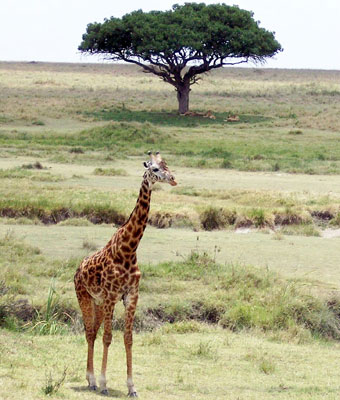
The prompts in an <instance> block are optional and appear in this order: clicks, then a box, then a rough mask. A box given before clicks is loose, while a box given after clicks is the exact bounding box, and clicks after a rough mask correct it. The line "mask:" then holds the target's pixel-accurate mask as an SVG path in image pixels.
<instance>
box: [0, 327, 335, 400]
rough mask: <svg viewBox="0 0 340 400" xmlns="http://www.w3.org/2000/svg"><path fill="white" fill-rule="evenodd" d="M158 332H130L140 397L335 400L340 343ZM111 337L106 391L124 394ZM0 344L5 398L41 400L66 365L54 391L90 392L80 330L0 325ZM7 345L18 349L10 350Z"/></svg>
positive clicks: (120, 357)
mask: <svg viewBox="0 0 340 400" xmlns="http://www.w3.org/2000/svg"><path fill="white" fill-rule="evenodd" d="M161 337H162V339H161V341H159V340H155V338H154V333H143V334H135V335H134V347H133V351H134V382H135V385H136V388H137V390H138V393H139V396H140V397H143V398H148V399H159V397H162V398H164V399H173V398H178V397H181V398H182V399H184V400H186V399H191V398H192V397H193V396H196V397H197V398H204V399H216V398H224V397H225V396H226V394H227V395H228V396H229V397H230V398H232V399H234V398H235V399H236V398H244V399H250V400H257V399H259V398H261V399H264V400H271V399H278V398H279V399H294V400H307V399H311V398H313V399H316V400H318V399H320V400H321V399H322V400H324V399H327V400H335V399H336V398H337V396H338V390H339V384H338V374H339V365H338V350H339V346H338V344H334V345H332V346H328V345H326V346H325V345H324V344H322V343H318V342H314V343H311V344H303V345H301V344H295V343H281V344H278V343H277V342H275V341H274V342H273V341H268V340H267V339H266V338H264V337H262V336H261V335H256V334H255V335H254V334H252V335H250V334H242V335H240V334H234V333H231V332H228V331H225V330H220V329H214V328H209V327H206V328H205V330H204V332H188V333H186V334H180V333H175V332H172V333H166V334H165V333H163V334H162V336H161ZM113 339H114V340H113V343H112V345H111V347H110V351H109V359H108V376H107V377H108V389H109V395H110V396H113V397H115V398H119V399H124V398H126V393H127V389H126V385H125V381H126V367H125V351H124V344H123V339H122V334H121V333H119V332H118V333H117V332H114V338H113ZM100 342H101V338H99V340H98V343H97V344H96V351H95V369H96V372H97V373H99V367H100V362H101V347H102V346H101V343H100ZM209 345H210V348H209ZM0 346H1V349H2V357H1V361H2V362H1V366H0V371H1V375H2V380H3V389H2V396H3V397H4V398H6V399H8V400H12V399H16V398H18V396H20V397H24V398H25V399H28V400H31V399H39V400H40V399H45V398H46V395H45V394H44V390H45V388H46V386H47V383H48V378H49V375H50V374H51V376H52V380H53V382H58V381H60V380H61V379H62V377H63V373H64V371H65V369H66V367H67V370H66V377H65V380H64V381H63V383H62V384H61V386H60V388H59V390H58V393H57V395H55V396H54V397H60V396H61V397H65V398H68V399H71V400H73V399H79V398H82V399H90V398H93V397H94V396H95V394H94V393H93V392H90V391H88V389H87V388H86V384H87V382H86V380H85V368H86V345H85V339H84V338H83V336H79V335H68V336H44V337H41V336H32V335H28V334H24V335H23V334H20V335H18V334H15V333H11V332H7V331H4V330H2V331H1V335H0ZM11 348H15V349H16V351H15V352H14V351H9V350H8V349H11ZM200 349H201V350H200ZM197 353H199V354H197ZM55 354H58V360H56V359H55V357H56V356H55ZM155 365H157V371H158V373H157V374H155Z"/></svg>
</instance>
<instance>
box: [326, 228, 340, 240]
mask: <svg viewBox="0 0 340 400" xmlns="http://www.w3.org/2000/svg"><path fill="white" fill-rule="evenodd" d="M321 236H322V237H323V238H326V239H332V238H338V237H340V229H325V230H324V231H322V233H321Z"/></svg>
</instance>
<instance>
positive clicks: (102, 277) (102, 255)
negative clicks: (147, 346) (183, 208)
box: [74, 152, 177, 397]
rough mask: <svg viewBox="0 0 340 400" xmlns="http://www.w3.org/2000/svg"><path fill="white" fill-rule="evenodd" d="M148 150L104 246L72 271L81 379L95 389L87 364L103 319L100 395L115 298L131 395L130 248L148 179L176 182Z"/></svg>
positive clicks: (139, 231)
mask: <svg viewBox="0 0 340 400" xmlns="http://www.w3.org/2000/svg"><path fill="white" fill-rule="evenodd" d="M148 154H149V156H150V160H149V161H147V162H144V167H145V172H144V175H143V180H142V184H141V188H140V191H139V196H138V199H137V203H136V206H135V208H134V210H133V211H132V213H131V215H130V217H129V218H128V220H127V221H126V222H125V223H124V224H123V225H122V226H121V227H120V228H119V229H118V230H117V231H116V233H115V234H114V235H113V236H112V238H111V239H110V241H109V242H108V243H107V244H106V246H105V247H103V248H102V249H101V250H99V251H97V252H96V253H94V254H93V255H91V256H89V257H86V258H85V259H84V260H83V261H82V263H81V264H80V266H79V268H78V269H77V271H76V274H75V276H74V284H75V290H76V294H77V298H78V302H79V306H80V309H81V311H82V315H83V321H84V326H85V335H86V340H87V344H88V354H87V370H86V378H87V380H88V383H89V387H90V389H92V390H96V389H97V385H96V379H95V375H94V366H93V354H94V342H95V340H96V336H97V332H98V330H99V328H100V326H101V325H102V323H103V324H104V333H103V359H102V368H101V374H100V379H99V385H100V390H101V392H102V394H108V390H107V386H106V382H107V381H106V368H107V358H108V349H109V346H110V344H111V341H112V318H113V312H114V307H115V304H116V303H117V302H118V301H119V300H123V302H124V306H125V329H124V344H125V351H126V364H127V387H128V396H130V397H137V391H136V389H135V387H134V384H133V379H132V328H133V321H134V315H135V311H136V306H137V302H138V291H139V280H140V276H141V273H140V270H139V268H138V264H137V255H136V251H137V248H138V244H139V242H140V240H141V239H142V236H143V233H144V230H145V228H146V224H147V222H148V215H149V210H150V200H151V191H152V186H153V184H154V183H156V182H165V183H169V184H170V185H172V186H175V185H177V183H176V181H175V178H174V176H173V175H172V173H171V171H170V170H169V168H168V166H167V164H166V162H165V161H164V160H163V159H162V158H161V156H160V154H159V152H157V153H156V155H154V154H153V153H152V152H149V153H148Z"/></svg>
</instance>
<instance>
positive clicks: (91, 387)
mask: <svg viewBox="0 0 340 400" xmlns="http://www.w3.org/2000/svg"><path fill="white" fill-rule="evenodd" d="M89 389H90V390H93V391H96V390H97V389H98V388H97V386H96V385H92V386H89Z"/></svg>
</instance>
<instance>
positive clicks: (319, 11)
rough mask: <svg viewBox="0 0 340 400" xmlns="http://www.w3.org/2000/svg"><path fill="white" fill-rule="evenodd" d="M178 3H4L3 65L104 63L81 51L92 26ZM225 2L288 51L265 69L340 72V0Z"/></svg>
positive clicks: (0, 29)
mask: <svg viewBox="0 0 340 400" xmlns="http://www.w3.org/2000/svg"><path fill="white" fill-rule="evenodd" d="M186 1H187V2H190V0H186ZM197 2H202V1H199V0H198V1H197ZM204 2H205V3H206V4H214V3H218V1H209V0H207V1H204ZM174 3H178V4H184V3H185V1H179V0H177V1H176V0H170V1H169V0H143V1H137V0H95V1H94V0H0V61H48V62H98V61H100V62H101V61H102V60H101V59H100V58H99V57H97V56H84V55H81V54H80V53H79V52H78V50H77V48H78V45H79V44H80V42H81V39H82V34H83V33H85V31H86V26H87V24H88V23H90V22H103V20H104V18H109V17H111V16H114V17H122V16H123V15H124V14H127V13H130V12H132V11H134V10H137V9H142V10H143V11H146V12H147V11H151V10H168V9H170V8H171V6H172V5H173V4H174ZM221 3H225V4H228V5H238V6H239V7H240V8H243V9H246V10H251V11H253V12H254V18H255V19H256V20H258V21H261V24H260V26H261V27H263V28H265V29H267V30H270V31H274V32H276V39H277V40H278V41H279V43H280V44H281V46H282V47H283V48H284V51H283V52H282V53H279V54H278V55H277V56H276V57H275V58H274V59H270V60H268V62H267V63H266V64H265V67H271V68H309V69H337V70H340V45H339V42H340V23H339V21H340V0H231V1H229V0H225V1H221ZM252 66H253V65H252Z"/></svg>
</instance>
